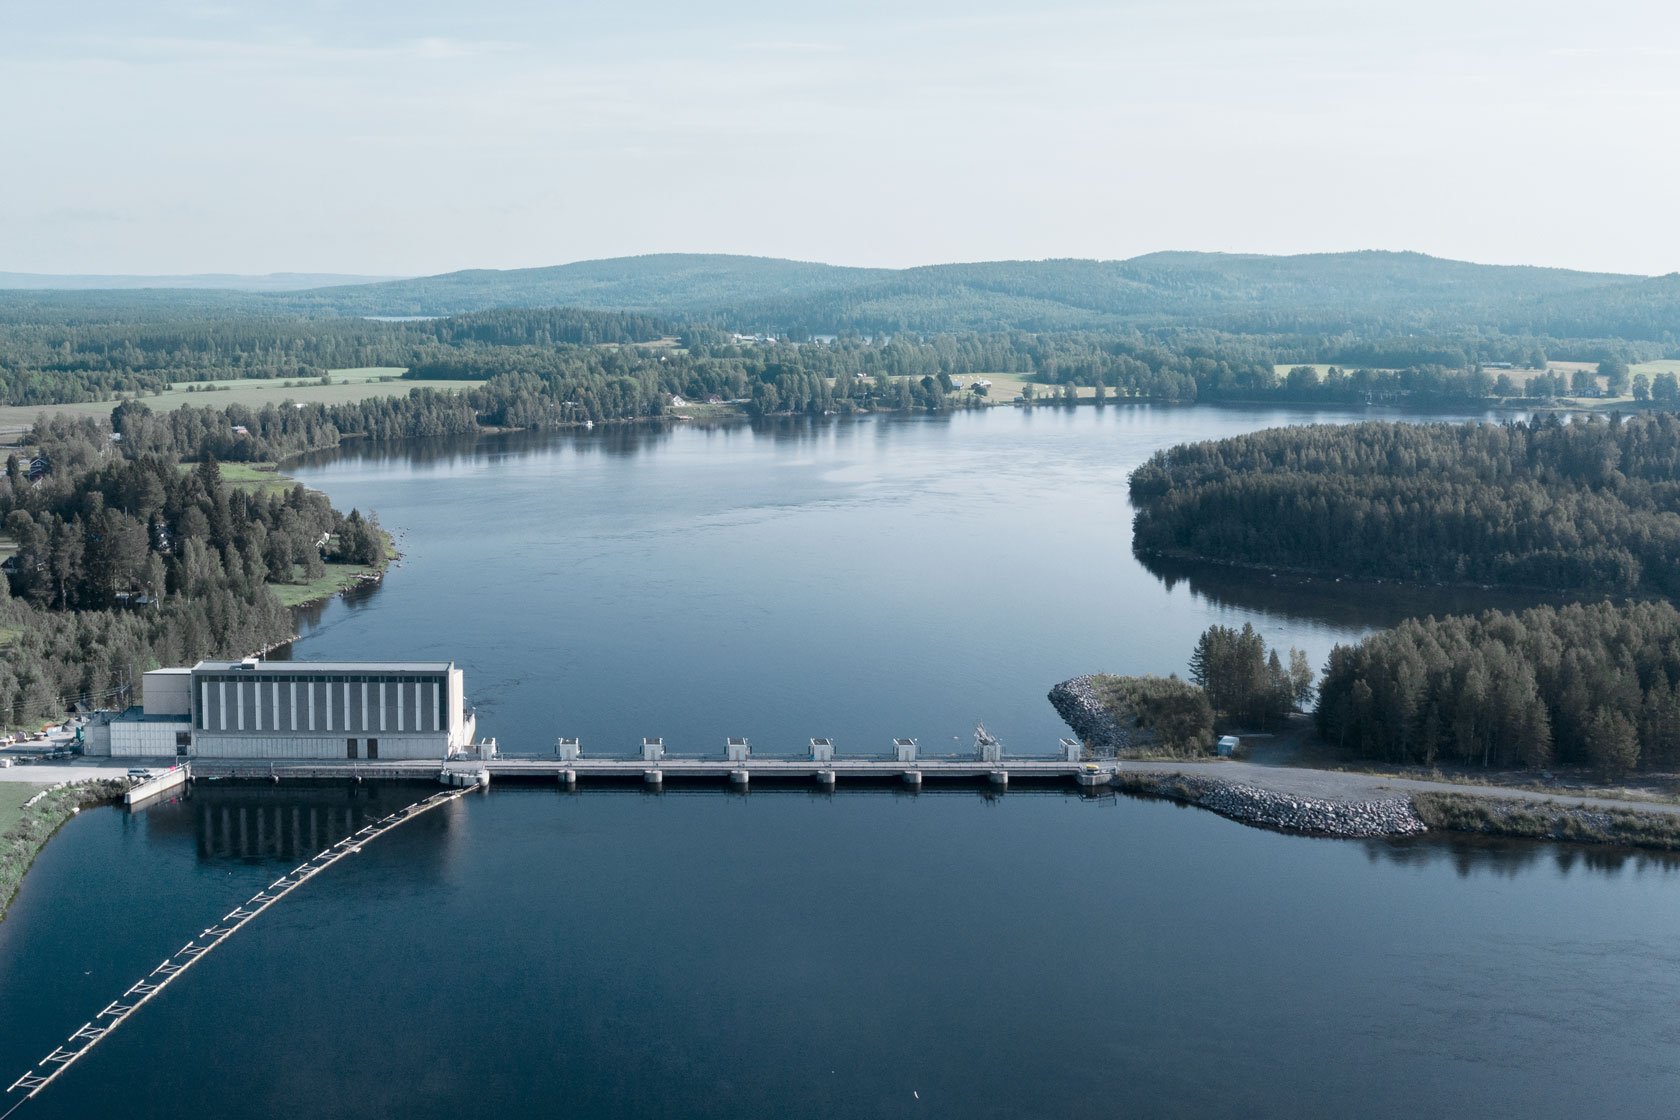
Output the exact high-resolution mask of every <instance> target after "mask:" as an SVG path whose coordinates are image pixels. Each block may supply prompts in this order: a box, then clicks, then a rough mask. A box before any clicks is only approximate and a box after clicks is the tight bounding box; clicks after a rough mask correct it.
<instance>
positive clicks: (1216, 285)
mask: <svg viewBox="0 0 1680 1120" xmlns="http://www.w3.org/2000/svg"><path fill="white" fill-rule="evenodd" d="M0 286H3V285H0ZM16 301H27V302H30V303H31V304H33V305H34V306H35V308H36V309H37V310H38V309H39V308H40V307H42V306H46V305H58V304H61V303H63V304H68V305H70V306H73V307H77V308H80V309H81V310H83V311H88V310H90V309H92V308H94V307H97V306H109V307H127V306H130V305H133V306H136V307H144V308H146V309H148V310H150V311H153V312H156V311H159V310H167V309H170V308H186V307H192V308H196V309H198V310H202V311H212V310H241V309H244V310H250V311H255V312H261V313H270V314H272V313H288V312H289V313H296V314H306V315H317V316H321V315H326V316H332V315H338V316H359V315H440V316H442V315H456V314H463V313H466V312H472V311H480V310H487V309H492V308H508V307H575V308H581V309H586V310H611V311H633V312H642V313H647V314H653V315H658V316H662V317H664V318H667V319H671V320H675V321H693V322H709V323H716V324H718V325H721V326H726V327H732V328H734V329H737V330H768V331H772V332H776V333H783V332H788V331H808V332H811V333H827V332H836V331H842V330H848V329H855V330H860V331H865V332H874V331H895V330H916V331H921V332H938V331H956V330H1009V329H1016V330H1028V331H1053V330H1089V329H1103V330H1113V329H1125V328H1128V327H1137V328H1140V329H1162V328H1184V329H1196V328H1213V329H1219V330H1225V331H1230V332H1234V333H1253V334H1315V335H1323V334H1338V333H1342V332H1359V333H1370V334H1403V333H1429V332H1443V331H1457V332H1462V331H1465V330H1477V329H1494V330H1498V331H1502V332H1505V333H1508V334H1524V335H1551V336H1553V337H1579V338H1601V337H1623V338H1630V339H1647V340H1656V341H1672V340H1676V339H1680V275H1669V276H1660V277H1645V276H1633V275H1625V274H1617V273H1598V272H1578V271H1572V270H1569V269H1558V268H1543V267H1533V266H1517V265H1483V264H1473V263H1469V262H1465V261H1454V260H1446V259H1443V258H1439V257H1431V256H1427V255H1425V254H1422V253H1411V252H1387V251H1376V250H1367V251H1361V252H1351V253H1314V254H1302V255H1296V256H1261V255H1255V254H1227V253H1196V252H1164V253H1151V254H1148V255H1146V256H1141V257H1135V258H1132V259H1130V260H1124V261H1097V260H1078V259H1060V260H1043V261H987V262H976V263H969V264H944V265H926V266H922V267H918V268H907V269H885V268H851V267H843V266H837V265H827V264H819V263H813V262H806V261H791V260H782V259H778V258H771V257H748V256H733V255H725V254H687V253H667V254H656V255H649V256H638V257H619V258H612V259H607V260H594V261H580V262H576V263H573V264H564V265H555V266H551V267H546V268H527V269H512V270H506V271H497V270H488V269H474V270H468V271H463V272H451V273H444V274H442V275H438V276H425V277H416V278H411V279H401V280H387V281H380V282H370V283H345V284H335V285H333V286H319V287H315V288H311V289H307V290H299V291H280V290H270V291H267V292H251V291H246V292H233V291H215V290H212V289H209V288H202V289H197V290H195V291H192V292H171V291H161V290H156V289H153V290H149V291H144V292H140V291H136V292H133V293H127V294H125V293H119V292H104V293H97V292H86V293H80V294H79V295H77V296H70V295H64V296H55V295H53V294H51V293H42V292H38V291H37V292H31V293H22V292H0V313H3V312H4V311H5V310H6V309H7V306H8V304H9V303H15V302H16Z"/></svg>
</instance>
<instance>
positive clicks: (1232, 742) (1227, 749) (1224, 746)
mask: <svg viewBox="0 0 1680 1120" xmlns="http://www.w3.org/2000/svg"><path fill="white" fill-rule="evenodd" d="M1240 742H1242V740H1241V739H1238V738H1237V737H1236V736H1235V735H1224V736H1221V737H1220V740H1219V742H1217V743H1215V744H1214V746H1213V753H1214V754H1216V755H1218V756H1219V757H1220V758H1230V757H1231V756H1232V755H1234V754H1236V753H1237V744H1238V743H1240Z"/></svg>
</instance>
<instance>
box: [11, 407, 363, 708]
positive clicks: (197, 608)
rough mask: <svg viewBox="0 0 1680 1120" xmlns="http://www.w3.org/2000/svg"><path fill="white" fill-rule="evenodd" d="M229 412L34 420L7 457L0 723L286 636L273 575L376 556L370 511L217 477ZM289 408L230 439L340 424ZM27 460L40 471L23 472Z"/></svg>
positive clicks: (274, 438)
mask: <svg viewBox="0 0 1680 1120" xmlns="http://www.w3.org/2000/svg"><path fill="white" fill-rule="evenodd" d="M369 403H370V404H377V403H379V402H369ZM233 411H235V410H229V412H219V411H217V410H211V409H203V410H199V409H183V410H181V411H180V412H177V413H169V414H166V415H164V416H153V415H151V414H150V413H148V412H147V410H146V409H145V406H144V405H141V404H138V403H136V402H125V403H124V404H123V405H122V406H120V407H119V408H118V409H117V410H116V414H115V417H114V419H115V421H116V430H115V431H114V430H113V428H112V426H111V425H110V424H107V423H105V422H104V421H99V420H92V419H74V420H73V419H69V418H64V417H59V418H55V419H53V420H51V421H49V422H46V423H42V424H39V425H37V427H36V428H35V429H34V431H33V432H32V433H31V436H30V443H31V454H30V455H29V456H28V457H21V456H19V455H15V454H14V455H12V456H10V457H9V458H8V459H7V461H6V469H5V476H4V477H3V478H0V525H3V526H4V529H5V532H6V534H7V536H8V537H9V538H10V539H11V541H12V543H13V545H14V548H15V551H14V554H13V555H12V556H11V557H9V558H8V559H7V561H6V563H5V577H6V578H5V589H6V592H7V595H6V597H5V599H4V601H3V602H0V627H3V628H4V629H5V631H6V632H7V635H6V636H7V639H8V643H9V644H8V656H7V658H6V659H5V661H4V662H3V663H0V723H3V724H11V725H18V724H23V723H26V722H28V721H29V720H32V719H38V718H42V717H45V716H48V715H51V714H54V713H56V712H58V711H61V710H62V703H61V699H60V698H70V699H76V698H83V699H86V700H87V701H88V702H89V703H93V704H100V705H105V706H110V705H111V704H113V703H116V702H118V701H119V700H120V699H121V698H122V697H124V696H129V697H130V698H132V694H130V693H125V692H124V691H123V689H124V688H125V687H126V686H129V685H132V684H134V683H135V682H137V681H138V680H139V678H140V674H141V673H143V672H145V670H147V669H149V668H154V667H156V666H158V665H168V664H181V663H191V662H192V661H196V660H198V659H200V658H204V657H216V656H240V655H244V654H248V653H250V652H251V651H253V650H257V649H263V648H267V647H269V646H272V645H274V644H276V643H278V642H281V641H284V640H286V639H287V638H289V637H290V636H291V633H292V621H291V616H290V612H289V611H287V610H286V609H284V608H283V607H282V606H281V605H280V603H279V601H278V600H277V599H276V598H275V597H274V595H273V594H272V593H271V592H270V591H269V585H271V584H282V583H296V582H301V581H307V580H311V579H316V578H319V577H320V576H321V575H323V574H324V572H325V564H326V563H328V562H340V563H355V564H372V563H376V562H378V561H379V560H380V559H381V557H382V555H383V549H384V537H383V535H382V534H381V532H380V530H379V526H378V524H377V522H376V521H375V520H373V519H372V518H371V516H370V517H366V518H364V517H363V516H362V515H361V514H360V513H359V512H358V511H356V510H352V511H351V512H350V514H349V515H348V516H347V517H346V516H341V515H340V514H339V513H338V511H336V510H334V509H333V508H332V506H331V505H330V503H329V502H328V500H327V498H326V497H325V496H324V495H322V494H319V493H316V492H313V491H310V490H307V489H305V488H304V487H303V486H301V485H298V486H293V487H290V488H288V489H285V490H284V491H281V492H274V493H269V492H266V491H265V490H264V489H263V488H246V487H235V486H230V485H228V484H226V483H225V482H223V480H222V478H221V470H220V466H219V464H218V462H217V458H216V456H215V454H214V448H215V447H216V446H219V445H220V444H221V442H222V441H223V440H224V439H225V438H226V433H227V431H228V430H229V426H230V420H232V419H234V418H235V417H233V416H230V412H233ZM293 411H294V410H290V409H283V410H264V412H265V413H267V414H268V415H267V416H266V417H265V416H263V414H258V415H257V416H255V417H250V416H248V417H244V418H245V419H248V420H250V421H251V423H252V431H253V434H252V435H250V436H238V437H233V439H234V440H235V441H236V443H237V444H239V445H240V449H241V450H253V451H255V450H257V449H261V451H273V450H276V449H279V448H287V449H302V447H303V445H304V444H305V443H306V442H307V441H308V440H310V439H319V440H323V441H325V439H326V437H327V436H328V435H329V434H332V435H336V433H337V432H338V431H339V429H338V428H337V427H336V426H335V425H333V424H332V423H331V422H330V421H329V422H327V423H325V424H323V425H320V426H317V427H314V428H288V427H287V426H286V423H285V422H290V421H294V420H295V419H296V417H293V416H286V415H284V414H285V413H288V412H293ZM265 420H266V421H267V425H266V426H267V428H268V429H269V430H268V433H267V435H266V436H264V435H262V434H260V433H261V432H262V431H263V429H264V427H265V423H264V422H265ZM363 420H364V423H363V425H362V426H363V427H364V428H366V427H367V426H368V425H367V423H366V422H365V421H366V418H363ZM113 435H118V436H122V437H123V438H121V439H113V438H111V437H112V436H113ZM253 457H260V454H259V455H254V456H253ZM36 459H39V460H41V461H42V462H43V463H44V464H45V465H46V466H45V472H44V473H43V474H39V476H38V477H31V472H30V470H29V463H30V462H31V461H33V460H36ZM188 459H191V460H194V461H195V465H193V466H192V467H191V469H183V460H188Z"/></svg>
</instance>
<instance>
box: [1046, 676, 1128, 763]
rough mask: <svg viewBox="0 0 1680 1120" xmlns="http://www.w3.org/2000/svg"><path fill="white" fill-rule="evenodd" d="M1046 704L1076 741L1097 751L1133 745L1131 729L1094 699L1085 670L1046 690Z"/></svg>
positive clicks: (1102, 752) (1109, 751)
mask: <svg viewBox="0 0 1680 1120" xmlns="http://www.w3.org/2000/svg"><path fill="white" fill-rule="evenodd" d="M1050 704H1051V706H1052V707H1054V708H1055V709H1056V714H1057V715H1059V716H1061V717H1062V722H1064V723H1066V724H1067V725H1068V727H1070V728H1072V729H1073V733H1074V735H1076V736H1077V737H1078V738H1079V741H1080V742H1082V743H1084V744H1085V745H1086V746H1088V747H1090V748H1091V749H1092V750H1093V751H1095V752H1097V753H1098V754H1112V753H1113V752H1115V751H1117V750H1122V749H1124V748H1127V747H1131V746H1135V745H1137V744H1135V743H1134V742H1133V739H1134V737H1135V731H1134V730H1133V729H1132V728H1128V727H1127V726H1126V725H1125V724H1123V723H1121V722H1120V720H1119V718H1118V717H1117V716H1115V714H1114V713H1113V712H1111V711H1109V710H1108V709H1107V708H1106V707H1104V706H1103V704H1102V702H1101V701H1100V700H1098V699H1097V693H1096V690H1095V689H1094V688H1092V687H1091V677H1090V675H1089V674H1087V675H1086V676H1083V677H1074V678H1073V679H1072V680H1067V681H1063V682H1062V683H1061V684H1059V685H1056V686H1055V687H1054V688H1052V689H1051V690H1050Z"/></svg>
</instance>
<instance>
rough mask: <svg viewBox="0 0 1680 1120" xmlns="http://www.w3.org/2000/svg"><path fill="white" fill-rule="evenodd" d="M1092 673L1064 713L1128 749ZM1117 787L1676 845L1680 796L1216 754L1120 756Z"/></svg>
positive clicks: (1316, 819)
mask: <svg viewBox="0 0 1680 1120" xmlns="http://www.w3.org/2000/svg"><path fill="white" fill-rule="evenodd" d="M1089 682H1090V678H1089V677H1088V676H1087V677H1075V678H1073V679H1071V680H1067V681H1063V682H1061V683H1060V684H1058V685H1056V686H1055V688H1053V689H1051V692H1050V700H1051V703H1052V704H1053V705H1054V706H1055V708H1056V710H1057V712H1058V714H1060V715H1061V716H1062V718H1063V720H1064V721H1065V722H1066V723H1067V724H1068V726H1069V727H1070V728H1072V729H1073V731H1074V733H1075V734H1076V735H1079V736H1080V739H1081V741H1083V742H1085V743H1086V745H1087V746H1088V747H1090V748H1091V749H1093V750H1095V751H1097V752H1098V753H1105V752H1106V753H1110V754H1114V753H1116V752H1117V751H1125V750H1129V749H1133V743H1132V742H1131V741H1130V740H1131V738H1132V733H1131V732H1130V730H1129V729H1127V728H1126V727H1125V726H1124V725H1123V723H1122V721H1120V720H1119V719H1118V718H1117V717H1116V716H1115V715H1114V713H1112V712H1109V711H1108V710H1107V709H1106V708H1104V707H1102V706H1101V705H1100V704H1099V703H1098V702H1097V700H1096V695H1095V693H1094V692H1093V691H1092V689H1091V687H1090V683H1089ZM1117 765H1118V772H1117V773H1116V774H1115V776H1114V787H1115V788H1116V789H1117V790H1119V791H1120V792H1122V793H1127V794H1131V795H1133V796H1139V797H1152V798H1159V799H1164V800H1169V801H1177V802H1179V803H1181V804H1186V805H1192V806H1195V807H1197V808H1201V809H1206V810H1208V811H1210V812H1213V813H1217V814H1219V815H1220V816H1223V817H1226V818H1227V819H1230V820H1233V821H1236V822H1238V823H1239V824H1246V825H1249V826H1251V827H1254V828H1263V829H1268V830H1270V831H1275V832H1285V833H1290V834H1293V835H1300V836H1316V837H1325V838H1332V839H1373V838H1384V837H1404V836H1416V835H1423V834H1426V833H1430V832H1459V833H1467V834H1477V835H1483V836H1503V837H1511V838H1517V839H1525V840H1543V841H1553V842H1564V843H1588V844H1605V845H1615V846H1620V847H1629V848H1640V849H1649V850H1657V851H1680V803H1677V802H1674V801H1656V800H1652V801H1636V800H1622V799H1618V798H1616V797H1612V796H1599V795H1595V794H1593V793H1578V794H1577V793H1571V792H1567V791H1564V790H1553V789H1542V790H1535V789H1531V788H1527V789H1525V788H1521V787H1516V786H1503V785H1496V784H1479V785H1472V784H1466V783H1459V782H1451V781H1446V780H1436V779H1431V778H1406V777H1399V776H1395V775H1388V774H1375V773H1364V772H1360V771H1355V770H1331V769H1325V768H1321V767H1315V766H1285V765H1269V764H1264V763H1259V762H1252V761H1240V760H1234V759H1220V758H1195V759H1171V758H1168V759H1143V758H1120V759H1118V763H1117Z"/></svg>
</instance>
